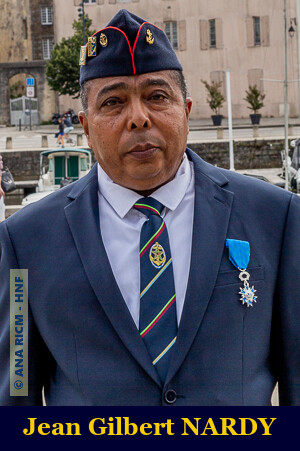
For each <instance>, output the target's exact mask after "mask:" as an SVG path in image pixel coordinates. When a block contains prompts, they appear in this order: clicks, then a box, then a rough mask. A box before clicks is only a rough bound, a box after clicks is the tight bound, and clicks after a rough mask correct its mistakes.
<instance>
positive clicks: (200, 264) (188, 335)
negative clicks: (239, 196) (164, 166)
mask: <svg viewBox="0 0 300 451" xmlns="http://www.w3.org/2000/svg"><path fill="white" fill-rule="evenodd" d="M187 153H188V156H189V157H190V158H191V159H192V160H193V163H194V170H195V209H194V225H193V242H192V255H191V266H190V274H189V280H188V286H187V292H186V298H185V303H184V307H183V311H182V317H181V321H180V325H179V330H178V335H177V340H176V345H175V346H174V352H173V353H172V359H171V362H170V367H169V372H168V375H167V380H166V383H167V382H168V381H169V380H171V379H172V377H173V376H174V375H175V373H176V372H177V370H178V369H179V367H180V365H181V364H182V362H183V360H184V358H185V357H186V355H187V353H188V351H189V348H190V346H191V344H192V342H193V340H194V338H195V335H196V334H197V331H198V329H199V327H200V325H201V322H202V320H203V316H204V314H205V311H206V308H207V306H208V303H209V300H210V298H211V295H212V292H213V289H214V286H215V281H216V277H217V274H218V270H219V266H220V262H221V257H222V253H223V251H224V245H225V239H226V234H227V228H228V222H229V217H230V213H231V207H232V201H233V193H231V192H230V191H226V190H225V189H223V188H222V186H224V185H226V184H227V183H228V180H227V179H226V177H224V176H223V175H222V173H221V172H220V171H219V170H218V169H216V168H214V167H212V166H210V165H208V164H207V163H205V162H204V161H203V160H201V159H199V157H197V156H194V155H193V154H192V153H190V151H187Z"/></svg>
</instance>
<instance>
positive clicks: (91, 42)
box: [88, 36, 97, 56]
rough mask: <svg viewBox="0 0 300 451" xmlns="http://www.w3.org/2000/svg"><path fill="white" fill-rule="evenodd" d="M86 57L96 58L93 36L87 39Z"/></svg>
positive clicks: (95, 39) (95, 41)
mask: <svg viewBox="0 0 300 451" xmlns="http://www.w3.org/2000/svg"><path fill="white" fill-rule="evenodd" d="M88 56H97V38H96V37H95V36H92V37H90V38H88Z"/></svg>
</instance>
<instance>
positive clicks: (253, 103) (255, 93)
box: [244, 85, 266, 114]
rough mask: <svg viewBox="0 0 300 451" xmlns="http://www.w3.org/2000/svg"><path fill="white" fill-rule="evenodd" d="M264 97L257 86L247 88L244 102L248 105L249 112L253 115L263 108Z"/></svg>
mask: <svg viewBox="0 0 300 451" xmlns="http://www.w3.org/2000/svg"><path fill="white" fill-rule="evenodd" d="M265 97H266V95H265V94H263V93H262V92H261V91H260V90H259V89H258V87H257V85H253V86H249V89H248V91H246V97H245V98H244V100H246V102H248V103H249V105H250V106H248V107H247V108H249V110H252V111H253V112H254V113H255V114H256V113H257V111H259V110H260V109H261V108H262V107H263V106H264V98H265Z"/></svg>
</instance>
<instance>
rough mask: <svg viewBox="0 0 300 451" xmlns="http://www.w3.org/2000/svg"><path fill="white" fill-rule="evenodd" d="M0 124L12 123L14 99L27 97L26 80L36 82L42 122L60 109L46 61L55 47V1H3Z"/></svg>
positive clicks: (0, 50) (0, 21) (1, 3)
mask: <svg viewBox="0 0 300 451" xmlns="http://www.w3.org/2000/svg"><path fill="white" fill-rule="evenodd" d="M0 9H1V14H0V42H1V45H0V104H1V111H0V123H2V124H3V123H4V124H9V123H10V102H9V100H10V96H11V95H15V96H22V95H25V94H26V78H27V77H33V78H34V79H35V86H34V89H35V97H36V98H37V99H38V107H39V119H40V121H43V120H47V119H49V117H51V115H52V113H54V112H55V111H56V109H57V96H56V95H55V93H54V92H53V91H51V90H50V88H49V86H48V84H47V81H46V77H45V69H46V59H48V58H50V52H51V49H52V47H53V43H54V17H53V0H42V1H40V0H0Z"/></svg>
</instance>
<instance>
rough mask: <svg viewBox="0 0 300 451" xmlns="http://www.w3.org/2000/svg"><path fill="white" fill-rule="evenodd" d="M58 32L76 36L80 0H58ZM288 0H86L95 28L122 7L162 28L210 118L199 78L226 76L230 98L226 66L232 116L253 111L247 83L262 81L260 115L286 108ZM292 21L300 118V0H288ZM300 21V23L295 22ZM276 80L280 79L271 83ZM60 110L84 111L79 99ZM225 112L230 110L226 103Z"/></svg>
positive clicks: (197, 113)
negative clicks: (228, 82)
mask: <svg viewBox="0 0 300 451" xmlns="http://www.w3.org/2000/svg"><path fill="white" fill-rule="evenodd" d="M53 2H54V11H55V36H56V41H59V40H60V39H61V38H62V37H63V36H65V37H66V36H70V35H71V34H72V22H73V20H75V19H77V18H78V7H79V4H80V3H81V0H64V2H61V1H60V0H53ZM283 3H284V2H283V0H264V1H263V2H262V1H261V0H226V2H225V1H224V0H215V1H213V2H212V1H211V0H151V2H150V1H148V0H85V11H86V13H87V14H88V15H89V17H90V18H91V19H92V21H93V28H96V29H100V28H102V27H104V26H105V25H106V24H107V22H108V21H109V20H110V19H111V17H112V16H113V15H114V14H115V13H116V12H117V11H118V10H119V9H121V8H127V9H128V10H129V11H132V12H133V13H135V14H137V15H139V16H141V17H143V18H145V19H146V20H149V21H150V22H153V23H155V24H156V25H158V26H160V27H162V28H164V29H165V31H166V32H167V34H168V37H169V39H170V40H171V42H172V44H173V47H174V49H175V51H176V53H177V55H178V58H179V60H180V61H181V63H182V65H183V67H184V70H185V76H186V79H187V82H188V86H189V91H190V93H191V96H192V98H193V100H194V105H193V111H192V117H193V118H194V119H197V118H202V117H209V116H210V115H211V111H210V109H209V106H208V104H207V102H206V91H205V87H204V85H203V83H202V82H201V80H207V81H208V82H212V81H217V82H218V81H220V82H222V90H223V93H224V95H225V97H226V83H225V75H226V69H230V74H231V88H232V92H231V98H232V111H233V116H234V117H248V115H249V113H250V111H249V109H247V103H246V102H245V100H244V97H245V91H246V89H248V87H249V85H253V84H257V85H258V86H259V87H260V88H261V90H262V91H263V93H264V94H265V95H266V97H265V106H264V108H263V109H262V110H261V113H262V115H263V116H269V117H272V116H273V117H279V116H282V115H283V112H284V106H283V104H284V86H283V79H284V20H283ZM287 24H288V28H289V26H290V24H293V27H294V29H295V34H294V36H293V37H290V36H289V35H288V36H287V39H288V42H287V55H288V79H289V81H291V83H289V112H290V116H291V117H298V116H299V113H300V111H299V99H300V89H299V81H297V80H298V79H299V78H300V77H299V63H300V58H299V31H300V0H287ZM298 24H299V25H298ZM274 80H276V81H274ZM60 103H61V109H63V108H66V107H69V106H70V105H71V104H72V105H73V107H74V109H77V110H78V109H79V108H80V106H79V102H78V101H77V102H74V103H72V101H71V100H70V99H66V98H64V97H61V98H60ZM221 113H222V114H224V116H226V115H227V103H226V101H225V103H224V106H223V109H222V110H221Z"/></svg>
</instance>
